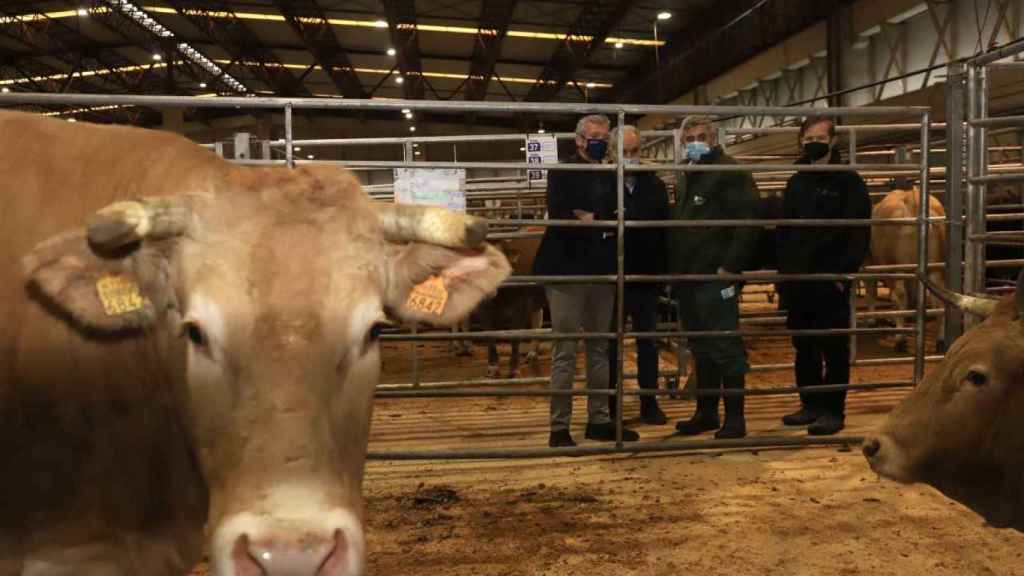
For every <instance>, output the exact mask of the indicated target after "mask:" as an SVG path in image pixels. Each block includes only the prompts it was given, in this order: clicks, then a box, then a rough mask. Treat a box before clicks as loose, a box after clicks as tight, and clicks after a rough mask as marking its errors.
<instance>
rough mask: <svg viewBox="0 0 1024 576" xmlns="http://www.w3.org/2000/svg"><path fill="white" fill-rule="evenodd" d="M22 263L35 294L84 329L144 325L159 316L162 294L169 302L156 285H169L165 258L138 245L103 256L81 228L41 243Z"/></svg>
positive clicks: (131, 328) (93, 330) (133, 328)
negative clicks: (94, 249) (121, 251)
mask: <svg viewBox="0 0 1024 576" xmlns="http://www.w3.org/2000/svg"><path fill="white" fill-rule="evenodd" d="M21 263H22V268H23V270H24V272H25V275H26V277H27V279H28V290H29V292H30V293H31V294H32V296H33V297H34V298H35V299H36V300H37V301H39V302H40V304H42V305H44V306H46V307H47V308H48V309H49V310H51V311H52V312H53V313H55V314H56V315H58V316H61V317H63V318H64V319H65V320H67V321H68V322H70V323H71V324H72V325H74V326H75V327H76V328H78V329H80V330H84V331H85V332H90V333H100V334H116V333H120V332H126V331H136V330H142V329H145V328H147V327H149V326H151V325H152V324H153V323H154V322H155V320H156V317H157V309H156V307H155V306H154V302H155V301H158V296H163V298H162V300H164V301H167V297H166V294H162V292H164V291H163V290H157V289H156V287H158V286H166V278H167V273H166V272H167V266H166V261H165V260H164V258H163V257H162V256H160V255H159V254H157V253H155V251H151V250H142V249H140V248H139V246H138V245H136V246H134V247H131V248H129V249H128V250H127V251H126V252H125V253H124V254H120V255H118V256H116V257H112V258H101V257H99V256H97V255H96V254H94V253H93V252H92V250H91V249H90V248H89V244H88V241H87V240H86V237H85V233H84V232H82V231H78V232H73V233H69V234H64V235H61V236H58V237H56V238H52V239H50V240H48V241H46V242H43V243H42V244H39V245H38V246H36V248H35V249H34V250H33V251H32V252H31V253H29V254H28V255H26V256H25V257H24V258H22V262H21Z"/></svg>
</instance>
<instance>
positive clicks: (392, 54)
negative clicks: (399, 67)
mask: <svg viewBox="0 0 1024 576" xmlns="http://www.w3.org/2000/svg"><path fill="white" fill-rule="evenodd" d="M395 54H397V52H396V51H395V49H394V48H388V56H394V55H395Z"/></svg>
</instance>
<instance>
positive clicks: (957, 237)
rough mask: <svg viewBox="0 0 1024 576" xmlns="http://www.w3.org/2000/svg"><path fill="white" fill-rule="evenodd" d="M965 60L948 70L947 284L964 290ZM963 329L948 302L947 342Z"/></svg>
mask: <svg viewBox="0 0 1024 576" xmlns="http://www.w3.org/2000/svg"><path fill="white" fill-rule="evenodd" d="M965 76H966V67H965V66H964V64H963V62H957V63H954V64H950V65H949V68H948V72H947V73H946V194H945V204H946V217H947V218H948V224H947V225H946V226H947V228H946V238H947V239H948V240H947V248H946V272H945V274H946V277H945V278H946V287H947V288H949V289H950V290H953V291H955V292H963V288H964V281H963V264H962V262H961V261H962V260H963V258H964V188H963V184H964V182H963V172H964V125H963V121H964V86H965V81H966V78H965ZM963 332H964V317H963V312H961V311H960V309H959V308H957V307H955V306H949V305H947V306H946V331H945V339H946V345H947V346H948V345H949V344H952V343H953V342H954V341H955V340H956V339H957V338H959V337H960V335H961V334H963Z"/></svg>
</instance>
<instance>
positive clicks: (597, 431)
mask: <svg viewBox="0 0 1024 576" xmlns="http://www.w3.org/2000/svg"><path fill="white" fill-rule="evenodd" d="M584 438H586V439H587V440H599V441H601V442H615V424H614V423H613V422H609V423H607V424H587V431H586V433H585V434H584ZM639 439H640V435H639V434H637V433H636V432H634V431H632V430H630V429H629V428H623V429H622V441H623V442H636V441H637V440H639Z"/></svg>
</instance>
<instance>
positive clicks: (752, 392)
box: [376, 380, 914, 398]
mask: <svg viewBox="0 0 1024 576" xmlns="http://www.w3.org/2000/svg"><path fill="white" fill-rule="evenodd" d="M913 385H914V382H913V381H912V380H899V381H891V382H862V383H857V384H825V385H821V386H804V387H802V388H800V387H796V386H790V387H785V388H744V389H741V390H740V389H736V390H734V389H723V388H719V389H717V390H703V389H697V390H695V391H694V392H695V394H696V395H697V396H719V397H721V396H784V395H789V394H796V393H798V392H799V393H800V394H827V393H829V392H843V391H863V390H884V389H891V388H907V387H910V386H913ZM614 394H615V389H613V388H609V389H607V390H591V389H582V390H555V389H547V390H534V389H531V388H512V389H503V390H495V389H493V388H488V389H461V390H437V389H434V390H378V391H377V392H376V397H377V398H510V397H511V398H515V397H523V398H529V397H545V398H547V397H551V396H612V395H614ZM622 394H623V395H624V396H640V397H644V396H670V395H676V394H679V390H659V389H645V388H627V389H624V390H623V391H622Z"/></svg>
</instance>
